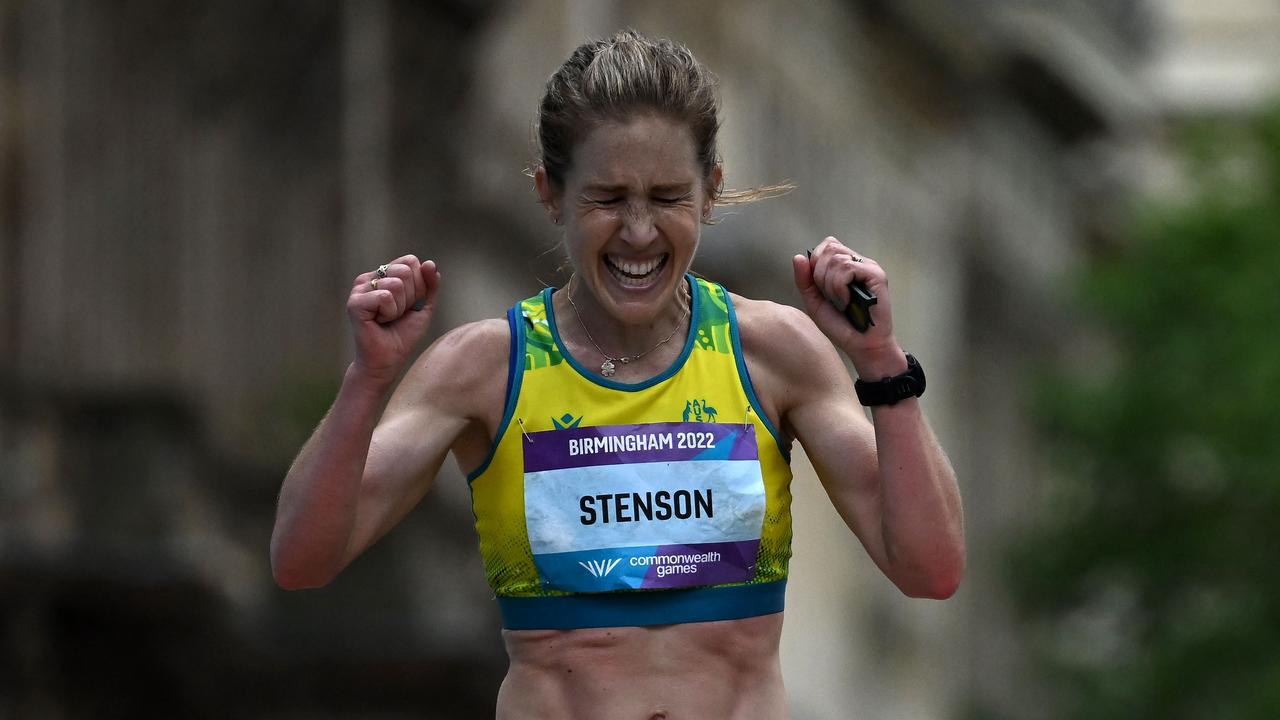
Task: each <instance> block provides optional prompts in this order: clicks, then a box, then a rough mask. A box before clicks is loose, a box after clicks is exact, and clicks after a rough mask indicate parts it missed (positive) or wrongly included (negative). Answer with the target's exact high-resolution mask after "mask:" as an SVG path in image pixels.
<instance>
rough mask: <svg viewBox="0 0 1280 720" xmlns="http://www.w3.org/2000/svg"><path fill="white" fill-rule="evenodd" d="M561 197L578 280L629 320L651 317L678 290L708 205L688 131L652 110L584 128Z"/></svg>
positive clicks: (604, 304)
mask: <svg viewBox="0 0 1280 720" xmlns="http://www.w3.org/2000/svg"><path fill="white" fill-rule="evenodd" d="M555 203H556V204H557V205H558V207H557V208H555V209H556V210H558V211H559V212H560V216H561V217H562V218H563V220H564V225H565V245H566V248H567V250H568V253H569V259H570V262H571V263H572V264H573V269H574V272H576V273H577V274H578V277H579V281H580V282H582V283H583V284H585V285H586V286H587V288H588V289H589V290H590V292H591V295H592V296H594V298H595V300H596V302H597V303H598V305H599V307H600V309H601V310H603V311H605V312H606V313H607V314H609V315H612V316H613V317H614V318H616V319H618V320H620V321H622V322H623V323H627V324H638V323H645V322H651V321H653V320H654V319H655V318H656V316H657V315H658V313H659V312H660V311H661V310H662V309H663V308H664V307H667V306H668V303H670V302H671V300H672V299H673V298H674V297H675V293H676V291H677V288H678V286H679V284H680V283H681V282H683V278H684V273H685V271H687V270H688V269H689V265H690V263H692V262H693V255H694V252H695V251H696V250H697V248H698V239H699V237H700V235H701V230H702V226H701V221H702V219H703V217H704V215H705V214H707V213H709V212H710V209H711V207H710V202H709V200H708V198H707V188H706V183H705V182H704V179H703V178H702V177H701V174H700V173H699V169H698V163H697V152H696V148H695V145H694V141H693V136H692V133H691V132H690V131H689V129H688V128H687V127H685V126H684V125H682V124H680V123H678V122H675V121H672V120H668V119H666V118H663V117H658V116H654V115H643V116H639V117H636V118H633V119H630V120H628V121H626V122H614V121H610V122H606V123H603V124H601V125H599V126H597V127H596V128H595V129H593V130H592V131H591V132H590V133H588V134H587V136H586V137H585V138H583V140H582V141H581V142H580V143H579V144H578V146H577V147H575V148H574V152H573V166H572V169H571V170H570V172H569V173H568V176H567V177H566V178H565V186H564V188H562V189H561V191H560V192H559V193H558V194H557V198H556V200H555Z"/></svg>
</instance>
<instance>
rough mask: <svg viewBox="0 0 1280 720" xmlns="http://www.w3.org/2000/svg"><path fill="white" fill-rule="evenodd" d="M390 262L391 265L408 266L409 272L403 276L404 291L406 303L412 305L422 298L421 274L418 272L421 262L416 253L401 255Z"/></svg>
mask: <svg viewBox="0 0 1280 720" xmlns="http://www.w3.org/2000/svg"><path fill="white" fill-rule="evenodd" d="M391 263H392V264H393V265H404V266H405V267H407V268H409V273H408V275H407V277H405V291H406V294H407V295H408V296H409V302H408V305H409V306H410V307H412V306H413V304H414V303H415V302H417V301H418V300H421V299H422V292H423V289H424V288H423V285H422V275H421V272H420V271H421V268H422V262H421V261H420V260H418V256H417V255H413V254H409V255H401V256H400V257H398V258H396V259H395V260H392V261H391Z"/></svg>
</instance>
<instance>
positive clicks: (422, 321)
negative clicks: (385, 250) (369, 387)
mask: <svg viewBox="0 0 1280 720" xmlns="http://www.w3.org/2000/svg"><path fill="white" fill-rule="evenodd" d="M439 287H440V272H439V271H438V270H436V264H435V262H434V261H432V260H426V261H423V262H419V261H418V258H417V257H415V256H413V255H404V256H402V257H398V258H396V259H395V260H392V261H391V262H389V263H387V264H386V265H384V266H382V267H380V268H378V270H374V271H372V272H367V273H361V274H359V275H357V276H356V279H355V282H354V284H353V285H352V286H351V294H350V295H349V296H348V297H347V318H348V320H349V321H350V322H351V330H352V334H353V335H354V336H355V343H356V359H355V365H356V369H357V370H358V371H360V372H362V373H365V374H367V375H369V376H370V377H373V378H375V379H379V380H383V381H386V382H391V381H393V380H394V379H395V378H396V376H397V375H399V373H400V370H401V369H402V368H403V367H404V364H405V362H407V361H408V359H409V356H410V354H412V353H413V351H414V349H415V348H416V347H417V345H418V342H419V341H421V340H422V337H423V336H424V335H426V333H427V328H428V327H429V326H430V325H431V316H432V314H433V313H434V311H435V299H436V291H437V290H438V289H439Z"/></svg>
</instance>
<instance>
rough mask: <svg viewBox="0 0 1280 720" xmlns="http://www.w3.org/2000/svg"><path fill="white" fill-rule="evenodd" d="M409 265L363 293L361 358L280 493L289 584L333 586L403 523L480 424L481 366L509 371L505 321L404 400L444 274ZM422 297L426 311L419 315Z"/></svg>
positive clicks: (366, 285) (421, 378)
mask: <svg viewBox="0 0 1280 720" xmlns="http://www.w3.org/2000/svg"><path fill="white" fill-rule="evenodd" d="M401 260H405V261H406V262H404V263H401V262H400V260H398V261H396V264H392V265H391V268H390V269H389V277H388V278H378V281H379V286H378V288H377V289H375V288H373V287H372V285H371V280H372V279H373V274H372V273H366V274H364V275H361V276H360V277H358V278H357V279H356V282H355V285H354V286H353V290H352V294H351V297H350V298H349V300H348V314H349V315H350V316H351V320H352V325H353V328H354V331H355V334H356V345H357V352H356V361H355V362H353V363H352V364H351V366H350V367H349V368H348V369H347V372H346V375H345V377H344V379H343V384H342V388H341V389H340V390H339V392H338V397H337V398H336V400H335V401H334V404H333V406H332V408H330V410H329V413H328V414H327V415H326V417H325V419H324V420H323V421H322V422H321V423H320V425H319V427H317V428H316V431H315V432H314V433H313V434H312V437H311V439H310V440H308V441H307V443H306V445H305V446H304V447H303V449H302V451H301V452H300V453H299V454H298V457H297V459H296V460H295V461H294V463H293V466H292V467H291V468H290V469H289V472H288V474H287V475H286V477H285V480H284V484H283V486H282V488H281V491H280V500H279V505H278V507H277V510H276V523H275V528H274V530H273V532H272V537H271V565H272V573H273V575H274V577H275V579H276V582H277V583H278V584H280V586H281V587H284V588H288V589H296V588H305V587H317V586H321V585H324V584H326V583H328V582H329V581H331V580H332V579H333V578H334V577H335V576H336V575H337V574H338V573H339V572H340V571H341V570H342V569H343V568H345V567H346V566H347V565H348V564H349V563H350V562H351V561H352V560H353V559H354V558H355V557H356V556H357V555H359V554H360V553H361V552H363V551H364V550H365V549H366V548H367V547H369V545H371V544H373V542H375V541H376V540H377V539H378V538H380V537H381V536H382V535H384V534H385V533H386V532H387V531H388V530H390V529H391V528H392V527H393V526H394V525H395V524H396V523H397V522H399V521H400V519H402V518H403V517H404V516H405V514H407V513H408V512H409V510H411V509H412V508H413V506H414V505H416V504H417V503H418V501H419V500H421V498H422V496H423V495H424V494H425V493H426V492H427V490H428V489H429V488H430V485H431V482H432V480H433V479H434V478H435V476H436V473H437V472H438V471H439V469H440V466H441V464H442V463H443V462H444V458H445V456H446V455H447V454H448V452H449V450H450V448H451V447H452V446H453V445H454V444H455V442H456V441H457V439H458V438H459V436H460V435H461V434H462V433H463V432H464V430H466V429H467V428H468V427H469V425H471V424H473V423H474V422H476V417H477V415H478V411H477V406H478V404H479V403H480V402H482V399H481V397H482V394H481V395H477V393H474V392H471V391H470V390H471V389H470V388H469V387H468V384H469V382H470V380H469V379H471V378H477V377H480V375H479V373H477V372H476V369H477V368H478V367H479V366H480V365H484V364H485V363H491V362H493V361H494V360H496V362H497V364H500V365H504V366H505V363H506V342H507V340H506V325H505V323H502V322H501V321H496V320H495V321H487V322H484V323H476V324H472V325H468V326H464V327H462V328H459V329H457V330H454V331H452V332H450V333H448V334H446V335H445V336H444V337H442V338H440V340H438V341H437V342H436V343H435V344H433V345H432V347H431V348H429V349H428V350H427V351H426V352H425V353H424V354H423V355H422V357H421V358H420V359H419V360H418V361H417V362H416V363H415V364H414V366H413V367H412V368H411V369H410V370H409V372H408V373H407V374H406V376H405V379H404V381H403V382H401V383H400V386H399V387H398V388H396V389H395V392H394V395H392V388H393V386H394V378H395V377H396V375H397V374H398V373H399V369H400V368H401V367H403V363H404V362H405V358H406V357H407V355H408V354H409V353H410V352H411V351H412V348H413V347H414V345H415V344H416V342H417V340H418V339H420V338H421V337H422V335H423V334H424V333H425V331H426V328H427V325H428V324H429V320H430V313H431V311H432V309H433V308H432V303H433V301H434V297H435V287H436V283H438V277H439V276H438V274H437V273H436V271H435V268H434V265H431V264H430V263H429V262H428V263H423V264H421V265H418V264H417V261H416V259H413V258H412V256H406V257H405V258H401ZM397 264H399V267H397ZM389 281H390V282H389ZM418 300H423V301H425V305H426V306H425V307H423V308H422V309H421V311H414V310H412V307H413V305H414V303H415V302H416V301H418ZM389 395H391V397H390V400H389V401H388V396H389ZM384 405H386V409H385V412H384V409H383V406H384Z"/></svg>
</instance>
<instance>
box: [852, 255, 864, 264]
mask: <svg viewBox="0 0 1280 720" xmlns="http://www.w3.org/2000/svg"><path fill="white" fill-rule="evenodd" d="M849 257H851V258H853V261H854V262H862V258H860V257H858V256H857V255H850V256H849Z"/></svg>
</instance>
